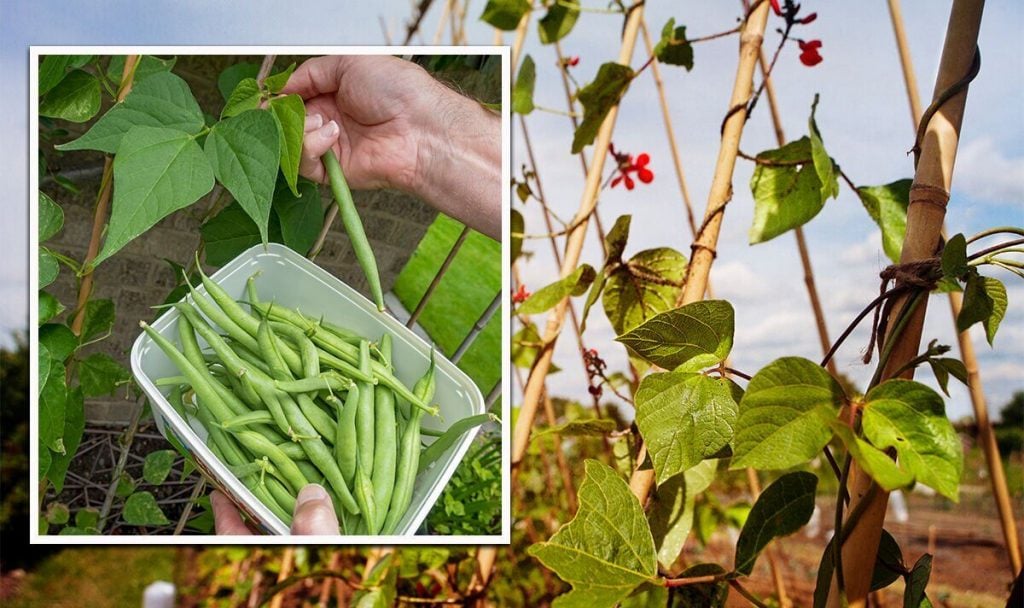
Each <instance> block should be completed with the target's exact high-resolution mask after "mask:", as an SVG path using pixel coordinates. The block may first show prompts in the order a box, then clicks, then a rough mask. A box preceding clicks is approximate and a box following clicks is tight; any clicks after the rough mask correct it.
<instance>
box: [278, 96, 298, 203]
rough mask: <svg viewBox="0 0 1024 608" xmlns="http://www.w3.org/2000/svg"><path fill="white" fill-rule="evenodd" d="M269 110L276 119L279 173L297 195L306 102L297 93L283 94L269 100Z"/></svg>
mask: <svg viewBox="0 0 1024 608" xmlns="http://www.w3.org/2000/svg"><path fill="white" fill-rule="evenodd" d="M270 111H271V112H272V113H273V115H274V119H275V120H276V121H277V126H278V136H279V137H280V148H281V173H283V174H284V179H285V181H286V182H288V187H289V188H291V191H292V194H294V195H295V196H299V187H298V179H299V160H300V157H301V156H302V137H303V132H304V129H305V123H306V104H304V103H303V102H302V98H301V97H299V96H298V95H285V96H284V97H275V98H274V99H271V100H270Z"/></svg>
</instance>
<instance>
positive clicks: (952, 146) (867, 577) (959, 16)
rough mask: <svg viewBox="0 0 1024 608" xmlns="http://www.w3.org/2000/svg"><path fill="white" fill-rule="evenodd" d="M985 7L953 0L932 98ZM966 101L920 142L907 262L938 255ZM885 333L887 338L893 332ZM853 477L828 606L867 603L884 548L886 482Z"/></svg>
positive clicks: (907, 340) (969, 44) (969, 54)
mask: <svg viewBox="0 0 1024 608" xmlns="http://www.w3.org/2000/svg"><path fill="white" fill-rule="evenodd" d="M984 6H985V3H984V0H954V2H953V7H952V10H951V12H950V17H949V26H948V28H947V30H946V40H945V44H944V46H943V50H942V59H941V61H940V62H939V73H938V76H937V77H936V81H935V90H934V93H933V99H936V98H938V97H939V96H940V95H941V94H942V93H943V92H944V91H946V90H947V89H948V88H949V87H950V86H952V85H953V84H955V83H956V82H958V81H959V80H961V79H962V78H963V77H964V76H965V75H967V74H968V73H969V72H970V70H971V65H972V63H973V61H974V59H975V52H976V49H977V45H978V30H979V29H980V27H981V15H982V12H983V9H984ZM966 101H967V89H966V88H965V89H964V90H962V91H960V92H959V93H957V94H956V95H953V96H952V97H951V98H950V99H948V100H947V101H946V102H945V103H944V104H943V105H942V106H941V107H940V108H939V109H938V111H937V112H935V114H934V115H933V116H932V118H931V120H930V121H929V122H928V125H927V129H926V131H925V134H924V139H923V141H922V142H921V156H920V161H919V163H918V166H917V170H916V171H915V174H914V183H913V185H912V186H911V189H910V204H909V205H908V207H907V233H906V236H905V237H904V240H903V252H902V255H901V257H900V262H901V263H909V262H915V261H919V260H924V259H927V258H931V257H933V256H934V255H935V254H936V251H937V249H938V246H939V240H940V236H941V233H942V223H943V220H944V219H945V215H946V203H947V202H948V201H949V191H950V185H951V183H952V181H953V165H954V163H955V161H956V151H957V144H958V142H959V139H960V125H961V122H962V121H963V114H964V106H965V104H966ZM909 301H910V300H909V296H903V297H900V298H899V299H898V300H897V301H896V302H895V303H894V305H893V307H892V312H891V314H890V316H889V324H888V327H889V328H890V329H891V328H892V327H893V326H894V325H895V320H896V319H897V318H899V317H900V316H901V315H902V314H903V310H904V308H905V307H906V306H907V304H908V302H909ZM926 308H927V298H920V300H919V304H918V305H917V306H915V307H914V309H913V310H912V311H910V313H909V317H908V319H909V321H908V322H907V323H906V324H905V325H904V328H903V331H902V332H901V333H900V334H899V335H898V336H893V337H892V339H893V340H895V343H894V344H893V348H892V350H891V354H890V356H889V359H888V361H886V362H885V363H884V365H885V367H884V368H883V369H882V370H881V371H882V373H881V379H882V380H886V379H888V378H890V377H892V376H893V374H894V373H895V372H896V371H898V370H899V369H900V368H901V367H903V365H904V364H905V363H907V362H908V361H910V360H911V359H913V358H914V357H915V356H917V351H918V348H919V347H920V344H921V332H922V327H923V324H924V315H925V311H926ZM886 339H887V340H888V339H889V336H888V335H887V336H886ZM880 364H881V363H880ZM913 375H914V370H913V368H910V369H908V370H906V371H904V372H902V374H901V377H904V378H912V377H913ZM849 480H850V481H849V485H848V490H849V494H850V506H849V510H848V511H847V513H850V512H853V511H854V510H855V509H858V508H859V509H861V515H860V518H859V520H858V521H857V525H856V526H855V527H854V528H853V529H852V530H850V534H849V536H848V538H847V540H846V542H845V544H844V545H843V547H842V575H843V579H844V582H845V598H844V597H843V596H844V594H843V593H841V592H840V590H839V587H838V584H837V580H836V578H835V577H834V576H833V579H832V587H831V589H830V590H829V600H828V605H829V607H830V608H839V607H840V606H843V605H844V600H845V602H846V603H847V604H848V605H849V606H850V607H851V608H863V607H865V606H866V605H867V596H868V589H869V588H870V585H871V572H872V570H873V568H874V563H875V558H876V556H877V554H878V544H879V540H880V538H881V534H882V525H883V524H884V523H885V511H886V506H887V504H888V501H889V493H888V492H885V491H883V490H881V489H875V490H874V491H871V492H869V490H870V489H871V487H872V480H871V477H870V476H869V475H867V474H866V473H865V472H864V471H862V470H861V469H860V467H858V466H857V465H856V463H854V464H853V465H852V466H851V468H850V476H849ZM862 501H866V502H865V504H864V505H863V506H861V507H858V505H859V504H860V503H861V502H862ZM844 532H845V530H844Z"/></svg>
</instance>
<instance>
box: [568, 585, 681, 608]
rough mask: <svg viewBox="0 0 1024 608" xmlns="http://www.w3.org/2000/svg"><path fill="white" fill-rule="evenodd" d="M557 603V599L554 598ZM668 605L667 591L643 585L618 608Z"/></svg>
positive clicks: (654, 607) (653, 607)
mask: <svg viewBox="0 0 1024 608" xmlns="http://www.w3.org/2000/svg"><path fill="white" fill-rule="evenodd" d="M555 601H558V598H555ZM668 605H670V604H669V589H668V587H665V586H663V585H660V584H658V583H644V584H643V585H640V586H639V587H637V588H636V590H635V591H633V593H631V594H630V595H628V596H627V597H626V598H625V599H624V600H622V601H621V602H619V604H618V608H663V607H664V606H668Z"/></svg>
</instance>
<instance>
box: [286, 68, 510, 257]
mask: <svg viewBox="0 0 1024 608" xmlns="http://www.w3.org/2000/svg"><path fill="white" fill-rule="evenodd" d="M282 93H285V94H292V93H294V94H298V95H300V96H301V97H302V98H303V99H304V100H305V103H306V127H305V136H304V137H303V142H302V157H301V160H300V164H299V173H301V174H302V175H304V176H305V177H308V178H309V179H312V180H314V181H319V182H325V181H326V174H325V171H324V167H323V164H322V162H321V161H320V157H321V156H323V155H324V154H325V153H326V152H327V151H328V150H333V151H334V153H335V155H336V156H337V157H338V159H339V161H340V163H341V166H342V169H343V170H344V172H345V177H346V180H347V181H348V183H349V186H350V187H351V188H352V189H355V190H361V189H372V188H395V189H398V190H402V191H404V192H408V193H410V194H413V195H416V196H418V197H420V198H421V199H423V200H425V201H426V202H428V203H430V204H431V205H433V206H434V207H436V208H437V209H439V210H440V211H443V212H444V213H446V214H448V215H450V216H452V217H455V218H456V219H459V220H460V221H462V222H464V223H466V224H468V225H469V226H471V227H473V228H476V229H477V230H479V231H480V232H483V233H484V234H486V235H488V236H490V237H492V238H494V239H500V238H501V192H502V181H501V159H502V146H501V119H500V117H499V116H497V115H495V114H494V113H492V112H490V111H488V110H486V109H484V108H483V107H482V106H481V105H480V104H478V103H477V102H475V101H472V100H470V99H467V98H465V97H463V96H462V95H459V94H458V93H456V92H455V91H453V90H451V89H449V88H448V87H446V86H444V85H443V84H441V83H439V82H437V81H436V80H434V78H433V77H432V76H431V75H430V74H428V73H427V72H426V71H425V70H423V69H422V68H421V67H419V66H417V65H415V64H413V63H411V62H408V61H403V60H401V59H398V58H396V57H389V56H326V57H316V58H313V59H310V60H308V61H306V62H305V63H303V64H302V65H301V66H299V68H298V69H297V70H295V73H293V74H292V75H291V77H290V78H289V79H288V84H287V85H286V86H285V88H284V89H283V90H282Z"/></svg>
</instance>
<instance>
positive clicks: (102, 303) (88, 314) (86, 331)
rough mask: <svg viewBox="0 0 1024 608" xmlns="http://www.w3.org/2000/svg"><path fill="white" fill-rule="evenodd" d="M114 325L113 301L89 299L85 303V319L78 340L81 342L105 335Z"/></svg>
mask: <svg viewBox="0 0 1024 608" xmlns="http://www.w3.org/2000/svg"><path fill="white" fill-rule="evenodd" d="M113 326H114V303H113V302H112V301H110V300H89V301H88V302H87V303H86V305H85V319H84V321H83V322H82V333H81V334H79V341H80V343H82V344H85V343H86V342H90V341H92V340H93V338H97V337H99V336H107V335H109V334H110V329H111V328H112V327H113Z"/></svg>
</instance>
